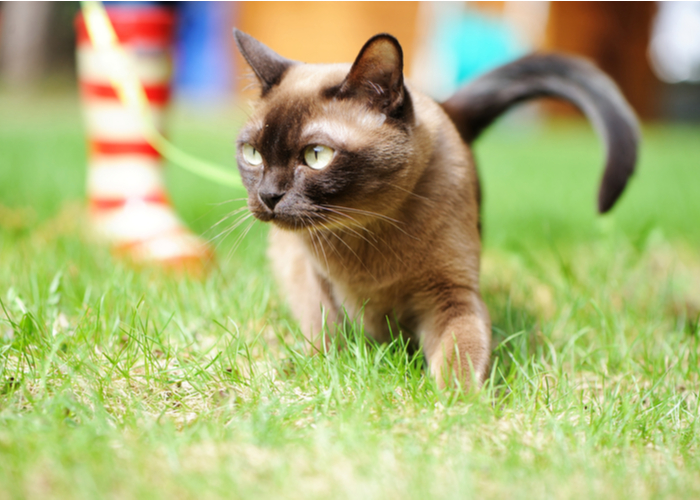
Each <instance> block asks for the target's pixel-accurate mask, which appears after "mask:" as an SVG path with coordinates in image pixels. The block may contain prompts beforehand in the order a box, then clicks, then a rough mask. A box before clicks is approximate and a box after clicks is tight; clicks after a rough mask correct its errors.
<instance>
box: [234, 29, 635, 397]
mask: <svg viewBox="0 0 700 500" xmlns="http://www.w3.org/2000/svg"><path fill="white" fill-rule="evenodd" d="M234 34H235V38H236V41H237V43H238V46H239V48H240V50H241V53H242V54H243V56H244V57H245V59H246V60H247V61H248V63H249V64H250V66H251V68H252V69H253V71H254V73H255V75H256V76H257V79H258V81H259V83H260V89H261V95H260V98H259V100H258V101H257V102H256V103H255V106H254V110H253V112H252V115H251V117H250V119H249V120H248V122H247V124H246V125H245V126H244V127H243V129H242V130H241V132H240V134H239V137H238V144H239V153H238V165H239V169H240V173H241V176H242V179H243V182H244V185H245V187H246V189H247V190H248V207H249V209H250V210H251V211H252V213H253V214H254V215H255V216H256V217H257V218H258V219H260V220H262V221H271V222H272V223H273V224H274V226H273V228H272V230H271V234H270V251H269V255H270V257H271V260H272V264H273V267H274V270H275V272H276V274H277V277H278V279H279V283H280V286H281V288H282V290H283V293H284V295H285V296H286V297H287V299H288V301H289V304H290V306H291V308H292V311H293V313H294V314H295V315H296V317H297V318H298V319H299V321H300V323H301V328H302V329H303V331H304V332H305V334H306V335H307V336H308V338H309V339H311V340H312V343H314V344H315V345H316V346H319V335H320V333H321V331H322V328H323V327H324V325H328V326H329V327H330V328H331V329H332V328H333V325H335V324H337V323H339V322H341V320H342V316H341V314H345V313H347V314H348V315H349V316H350V318H352V319H356V320H361V321H363V322H364V325H365V329H366V331H367V332H369V333H370V334H371V335H372V336H374V338H376V339H378V340H380V341H383V340H388V339H389V336H390V332H394V333H396V332H398V331H400V332H402V334H403V335H406V336H408V337H409V338H411V339H414V340H415V341H419V342H420V343H421V345H422V347H423V351H424V354H425V357H426V360H427V363H428V367H429V370H430V372H431V373H432V374H433V375H434V376H435V377H436V378H437V380H438V383H439V384H440V385H447V384H450V383H452V382H454V380H459V381H460V382H461V383H463V384H465V385H469V384H470V383H471V382H472V381H476V382H477V384H478V383H481V382H482V381H483V380H484V378H485V377H486V375H487V373H488V366H489V360H490V351H491V345H490V344H491V322H490V319H489V314H488V311H487V309H486V306H485V305H484V302H483V301H482V298H481V295H480V292H479V257H480V251H481V239H480V230H479V200H480V191H479V182H478V179H477V174H476V169H475V166H474V160H473V157H472V153H471V150H470V148H469V146H468V144H469V143H471V141H472V140H474V139H475V138H476V137H477V136H478V134H479V133H480V131H481V130H482V129H483V128H484V127H486V126H487V125H488V124H489V123H491V121H493V120H494V119H495V118H496V117H497V116H498V115H499V114H501V113H502V112H503V111H504V110H505V109H506V108H508V107H509V106H511V105H512V104H514V103H516V102H518V101H522V100H525V99H529V98H531V97H537V96H542V95H553V96H559V97H563V98H564V99H566V100H569V101H572V102H574V103H575V104H576V105H578V106H579V107H580V108H581V109H583V110H584V111H585V112H586V114H587V115H588V116H589V117H590V118H591V119H592V121H593V122H594V123H595V125H596V128H597V129H598V130H599V131H600V132H601V133H602V135H603V138H604V141H605V144H606V147H607V160H608V163H607V167H606V171H605V176H604V178H603V183H602V186H601V191H600V198H599V209H600V210H601V211H606V210H607V209H609V208H610V207H611V206H612V205H613V203H614V202H615V200H616V199H617V197H618V196H619V194H620V193H621V192H622V189H623V188H624V186H625V183H626V181H627V178H628V177H629V176H630V175H631V173H632V171H633V169H634V164H635V159H636V147H637V141H638V139H637V138H638V131H637V123H636V120H635V118H634V115H633V113H632V112H631V110H630V108H629V106H628V105H627V104H626V102H625V101H624V99H623V98H622V97H621V96H620V93H619V91H618V90H617V88H616V87H615V85H614V84H613V83H612V82H611V81H610V80H609V79H608V78H607V77H606V76H604V75H603V74H602V73H601V72H600V71H598V70H597V69H595V68H594V67H593V66H592V65H590V64H589V63H586V62H584V61H582V60H580V59H576V58H570V57H564V56H558V55H545V56H539V55H535V56H530V57H526V58H524V59H521V60H519V61H516V62H514V63H512V64H509V65H506V66H504V67H502V68H499V69H497V70H495V71H493V72H491V73H489V74H487V75H486V76H484V77H482V78H480V79H478V80H476V81H475V82H474V83H472V84H470V85H468V86H467V87H466V88H464V89H463V90H460V91H459V92H457V93H456V94H455V96H454V97H452V98H451V99H449V100H448V101H446V102H445V103H443V104H442V105H440V104H437V103H436V102H434V101H433V100H431V99H430V98H428V97H426V96H425V95H423V94H421V93H420V92H418V91H416V90H415V89H413V88H411V87H410V85H408V84H407V83H405V82H404V79H403V73H402V72H403V54H402V51H401V47H400V45H399V43H398V42H397V41H396V39H395V38H393V37H392V36H390V35H386V34H381V35H377V36H375V37H373V38H371V39H370V40H369V41H368V42H367V43H366V44H365V46H364V47H363V48H362V50H361V51H360V53H359V55H358V56H357V59H356V60H355V62H354V64H352V65H350V64H323V65H311V64H302V63H297V62H294V61H290V60H287V59H285V58H283V57H281V56H279V55H278V54H276V53H275V52H273V51H272V50H270V49H269V48H267V47H266V46H264V45H263V44H262V43H260V42H258V41H257V40H255V39H254V38H252V37H250V36H249V35H246V34H244V33H242V32H240V31H238V30H234ZM244 144H250V145H251V146H252V147H253V148H255V150H257V151H258V152H259V153H260V155H261V156H262V158H263V160H264V162H263V165H261V166H258V167H254V166H252V165H250V164H248V163H247V162H246V160H245V158H244V157H243V154H242V153H241V148H242V147H243V145H244ZM313 144H321V145H325V146H329V147H331V148H333V149H334V150H335V155H334V157H333V160H332V161H331V163H330V165H329V166H328V167H326V168H325V169H323V170H320V171H316V170H313V169H312V168H310V167H309V166H307V165H306V164H305V161H304V153H303V151H304V148H305V147H306V146H308V145H313ZM543 196H546V193H543ZM455 377H456V379H455Z"/></svg>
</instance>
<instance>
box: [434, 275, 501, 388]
mask: <svg viewBox="0 0 700 500" xmlns="http://www.w3.org/2000/svg"><path fill="white" fill-rule="evenodd" d="M422 341H423V352H424V353H425V357H426V360H427V362H428V369H429V370H430V373H431V374H432V376H434V377H435V378H436V379H437V382H438V385H439V386H440V387H446V386H454V385H456V384H455V382H457V381H459V383H460V384H461V385H462V387H464V388H465V389H467V388H469V387H478V386H480V385H481V384H482V383H483V382H484V380H485V379H486V376H487V375H488V370H489V365H490V359H491V320H490V318H489V313H488V310H487V309H486V306H485V305H484V303H483V301H482V299H481V296H480V294H479V293H478V292H476V291H473V290H471V289H466V288H461V289H456V290H454V291H452V292H451V293H450V294H449V296H443V297H441V299H440V300H438V301H436V306H435V309H434V310H433V312H432V313H431V314H430V316H429V320H428V321H427V322H426V324H425V328H424V329H423V333H422Z"/></svg>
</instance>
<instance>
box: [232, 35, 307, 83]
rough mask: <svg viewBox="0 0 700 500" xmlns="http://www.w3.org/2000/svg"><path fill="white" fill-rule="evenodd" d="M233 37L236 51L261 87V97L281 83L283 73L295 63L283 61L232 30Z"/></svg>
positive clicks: (272, 52)
mask: <svg viewBox="0 0 700 500" xmlns="http://www.w3.org/2000/svg"><path fill="white" fill-rule="evenodd" d="M233 37H234V38H235V39H236V45H238V50H240V51H241V55H243V57H244V58H245V60H246V61H247V62H248V64H249V65H250V67H251V69H252V70H253V72H254V73H255V76H257V77H258V80H259V81H260V85H261V86H262V95H265V94H266V93H267V92H268V91H269V90H270V89H271V88H272V87H274V86H275V85H277V84H278V83H279V82H280V81H282V77H283V76H284V73H285V72H286V71H287V69H289V67H290V66H293V65H294V64H297V63H296V61H292V60H290V59H285V58H284V57H282V56H281V55H279V54H278V53H277V52H275V51H274V50H272V49H271V48H269V47H267V46H266V45H264V44H262V43H260V42H258V41H257V40H256V39H255V38H253V37H252V36H250V35H248V34H247V33H243V32H242V31H241V30H239V29H236V28H233Z"/></svg>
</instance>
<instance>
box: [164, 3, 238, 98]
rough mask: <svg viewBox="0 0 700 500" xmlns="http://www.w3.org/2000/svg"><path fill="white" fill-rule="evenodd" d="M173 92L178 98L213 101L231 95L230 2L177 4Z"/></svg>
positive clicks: (231, 15) (231, 12)
mask: <svg viewBox="0 0 700 500" xmlns="http://www.w3.org/2000/svg"><path fill="white" fill-rule="evenodd" d="M176 8H177V11H178V27H177V34H176V47H175V73H174V81H173V84H174V90H175V94H176V96H177V97H178V98H183V99H185V100H196V101H216V100H217V99H219V98H221V97H224V96H228V95H230V94H231V92H232V81H233V75H234V67H233V61H234V58H233V55H232V54H231V50H230V49H231V42H230V28H231V26H232V21H233V9H235V3H232V2H179V3H177V4H176Z"/></svg>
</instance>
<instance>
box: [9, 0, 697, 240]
mask: <svg viewBox="0 0 700 500" xmlns="http://www.w3.org/2000/svg"><path fill="white" fill-rule="evenodd" d="M118 4H120V2H115V3H108V4H107V5H108V7H109V6H113V7H114V6H118ZM161 5H162V4H161ZM169 8H171V9H172V10H173V11H174V13H175V30H174V41H173V44H172V102H171V104H172V106H170V111H169V114H168V120H167V121H166V124H165V127H166V129H167V131H168V134H169V136H170V137H171V138H172V140H173V142H175V143H176V144H178V146H181V147H182V148H183V149H185V150H187V151H188V152H191V153H192V154H194V155H195V156H199V157H202V158H206V159H208V160H210V161H213V162H217V163H219V164H221V165H224V166H226V167H227V168H231V169H233V168H234V166H235V165H234V148H233V144H234V139H235V135H236V130H237V128H238V127H239V126H240V124H241V123H242V122H243V120H245V116H246V109H247V101H248V99H249V98H250V97H251V95H252V94H251V89H250V79H249V70H248V68H247V67H246V66H245V64H244V62H243V61H242V59H241V57H240V55H239V54H238V52H237V50H235V45H234V42H233V38H232V36H231V28H232V27H233V26H236V27H238V28H240V29H241V30H243V31H245V32H247V33H249V34H251V35H252V36H254V37H256V38H257V39H259V40H261V41H262V42H263V43H265V44H267V45H268V46H269V47H271V48H272V49H274V50H275V51H277V52H279V53H280V54H282V55H284V56H285V57H288V58H291V59H296V60H299V61H304V62H339V61H347V62H350V61H352V60H353V59H354V58H355V56H356V54H357V52H358V50H359V49H360V47H361V46H362V45H363V44H364V42H365V41H366V40H367V39H368V38H369V37H371V36H372V35H374V34H376V33H379V32H389V33H391V34H393V35H395V36H396V37H397V38H398V39H399V41H400V42H401V44H402V46H403V49H404V53H405V61H406V74H407V76H408V77H409V80H410V81H411V82H412V83H413V85H415V86H416V87H418V88H420V89H422V90H423V91H425V92H426V93H428V94H429V95H431V96H433V97H434V98H436V99H438V100H439V99H444V98H446V97H448V96H449V95H450V94H451V93H452V92H453V91H454V90H455V89H456V88H457V87H459V86H460V85H462V84H464V83H465V82H467V81H469V80H470V79H471V78H474V77H475V76H477V75H479V74H480V73H483V72H484V71H487V70H489V69H491V68H493V67H495V66H498V65H500V64H503V63H505V62H507V61H509V60H512V59H515V58H517V57H519V56H521V55H523V54H525V53H528V52H532V51H562V52H569V53H573V54H578V55H581V56H584V57H587V58H589V59H591V60H593V61H594V62H595V63H596V64H597V65H598V66H599V67H600V68H601V69H603V71H605V72H607V73H608V74H609V75H610V76H611V77H612V78H613V79H614V80H615V81H616V82H617V83H618V85H619V86H620V88H621V89H622V92H623V94H624V95H625V96H626V97H627V99H628V100H629V101H630V103H631V104H632V107H633V108H634V109H635V110H636V112H637V114H638V115H639V116H640V118H642V120H643V121H644V123H645V124H646V125H645V142H644V145H643V151H642V160H641V161H642V163H641V166H642V167H643V168H640V170H639V172H641V173H640V174H638V175H637V178H639V179H637V178H635V180H634V182H633V183H632V185H631V189H630V191H631V193H630V194H629V196H627V195H626V196H625V197H623V199H622V203H621V205H622V207H621V208H620V212H621V213H620V214H619V215H618V220H619V221H620V223H621V224H622V226H623V227H626V228H629V231H631V232H633V233H634V232H635V231H636V232H637V233H639V232H640V231H642V232H644V231H646V232H650V231H653V230H654V228H660V227H662V228H663V229H664V231H666V232H669V233H672V234H678V235H696V236H688V237H692V238H696V239H697V240H698V241H700V236H699V235H698V234H700V231H698V230H695V229H691V228H695V227H697V226H698V225H697V224H695V222H694V217H695V216H699V217H700V206H699V205H698V203H699V202H698V200H697V199H698V196H697V194H698V192H700V191H699V189H700V184H698V179H699V178H700V176H698V175H697V168H698V167H700V151H699V150H698V143H700V133H699V131H700V129H699V128H698V127H697V123H698V122H700V2H259V3H258V2H252V3H248V2H226V3H216V2H196V3H194V2H192V3H190V2H182V3H177V4H176V5H172V6H170V7H169ZM78 10H79V5H78V3H77V2H58V3H54V2H0V227H4V228H5V230H7V228H14V229H12V230H13V231H20V232H21V231H23V230H26V229H27V228H31V227H34V226H35V225H36V224H38V223H39V222H40V221H42V220H45V219H47V218H50V217H53V216H56V214H59V213H60V211H61V210H62V209H64V207H65V206H66V204H70V203H71V202H73V203H75V204H81V203H84V199H85V196H86V195H85V186H86V161H87V160H86V158H87V155H88V148H87V146H86V138H85V134H84V128H83V127H84V125H83V118H82V112H81V102H80V97H79V92H78V88H79V85H78V79H77V77H76V34H75V29H74V23H75V17H76V14H77V13H78ZM552 118H553V119H554V120H555V121H554V122H552V121H551V120H552ZM510 120H511V121H512V122H513V123H514V126H513V127H512V129H509V126H508V119H507V120H505V122H506V125H498V126H497V127H496V130H497V131H498V130H501V132H495V133H493V135H487V137H485V139H484V140H483V145H482V143H481V142H480V144H479V145H477V156H478V157H479V159H480V160H481V163H483V164H485V165H488V167H487V168H482V174H483V176H484V183H485V187H486V189H485V191H486V193H487V195H486V200H487V201H486V203H487V206H486V213H485V218H486V223H487V224H486V227H487V228H489V227H490V225H489V220H491V221H492V222H494V224H493V226H491V227H503V229H502V230H498V229H494V230H493V232H487V233H486V237H487V244H500V243H502V242H503V241H506V240H508V238H509V236H508V234H509V233H508V231H509V230H510V229H512V228H514V227H517V228H519V229H522V227H523V224H524V222H523V221H524V219H527V221H529V222H527V224H530V226H531V227H532V228H534V229H533V231H530V232H529V233H528V234H530V233H531V234H533V235H535V236H533V237H539V236H542V235H544V234H546V235H549V236H548V237H552V235H557V234H560V233H561V234H567V235H568V236H570V237H576V236H577V235H580V234H591V232H593V233H595V231H596V229H591V228H594V227H595V224H597V223H595V222H592V221H594V220H595V212H594V204H593V200H594V198H595V190H596V189H597V186H596V184H597V179H598V176H599V174H600V169H601V164H602V160H601V159H602V149H601V146H600V144H599V142H598V141H597V140H596V139H595V137H594V136H593V135H592V133H591V132H590V128H589V126H588V125H586V124H585V120H584V119H583V118H582V117H581V116H580V114H579V113H578V112H577V111H575V110H574V109H573V108H571V107H568V106H565V105H561V104H559V103H545V104H538V105H531V106H527V107H526V109H525V110H524V111H522V112H521V113H519V114H518V113H516V116H515V117H514V118H510ZM556 120H559V121H556ZM551 123H555V126H552V125H551ZM538 127H539V128H540V129H542V130H545V132H543V134H544V135H542V134H540V135H537V132H535V130H537V129H538ZM582 131H585V132H582ZM577 141H578V142H577ZM519 148H520V149H519ZM509 154H510V155H511V156H508V155H509ZM547 154H549V156H546V155H547ZM529 155H531V156H529ZM543 155H544V156H543ZM524 158H526V159H525V160H524ZM673 158H675V159H676V160H677V162H679V163H678V165H679V166H678V167H677V168H672V167H671V166H670V165H671V164H672V159H673ZM518 161H520V162H523V161H524V162H525V163H526V164H527V165H528V166H527V168H526V167H523V168H520V167H516V166H515V165H516V164H517V162H518ZM674 161H675V160H674ZM576 162H578V163H580V164H581V165H583V166H577V165H578V164H577V163H576ZM574 164H576V165H574ZM562 165H567V166H570V168H566V169H562V168H560V167H561V166H562ZM530 166H532V167H530ZM529 168H532V169H533V170H527V169H529ZM538 168H540V169H541V172H540V173H539V174H538V173H537V172H538V171H537V169H538ZM542 169H543V170H542ZM523 171H524V173H523ZM165 175H166V184H167V187H168V190H169V192H170V196H171V198H172V200H173V202H174V204H175V206H176V208H177V212H178V214H179V215H180V216H181V217H182V218H183V219H184V220H185V221H186V222H187V224H188V225H189V226H190V227H193V228H194V229H195V231H196V232H198V233H206V232H207V231H208V230H209V229H210V228H211V226H212V225H213V224H214V223H215V222H216V221H217V220H218V219H219V218H220V217H221V214H222V213H224V212H225V210H224V209H220V208H218V206H217V205H216V204H217V203H218V202H220V201H222V200H228V199H231V198H242V197H243V196H244V193H240V192H236V193H235V195H232V194H231V190H230V188H226V187H224V186H218V185H215V184H212V183H210V182H208V181H204V180H200V179H196V178H193V177H192V176H191V174H189V173H187V172H183V171H180V170H178V169H176V168H171V167H168V168H167V169H166V174H165ZM644 179H646V180H644ZM530 184H531V185H532V187H531V188H529V187H528V186H530ZM514 185H521V187H520V188H518V189H519V190H520V191H518V192H517V193H516V192H514V191H513V189H515V188H514V187H513V186H514ZM548 186H551V189H549V192H548V195H547V196H546V197H543V196H542V195H541V193H542V192H543V191H547V190H548ZM554 186H557V187H556V188H555V187H554ZM581 186H585V188H581ZM528 190H530V191H528ZM492 193H493V196H491V194H492ZM528 193H529V194H528ZM543 198H544V199H543ZM523 207H527V210H523ZM660 207H663V209H662V208H660ZM689 216H690V219H693V220H688V219H689ZM509 221H510V222H509ZM543 221H544V222H543ZM527 224H526V225H527ZM530 226H528V227H530ZM567 227H568V228H569V229H565V228H567ZM509 228H510V229H509ZM556 228H559V229H556ZM586 228H588V229H586ZM487 231H488V230H487ZM558 231H559V232H558ZM587 231H588V232H587ZM516 232H517V231H516ZM635 234H636V233H635ZM645 234H646V233H645ZM499 242H500V243H499Z"/></svg>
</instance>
